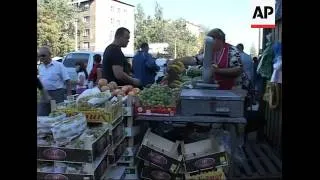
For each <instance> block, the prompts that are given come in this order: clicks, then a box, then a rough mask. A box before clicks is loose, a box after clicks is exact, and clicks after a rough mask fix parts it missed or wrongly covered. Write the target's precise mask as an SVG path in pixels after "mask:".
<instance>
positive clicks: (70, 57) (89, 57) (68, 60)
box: [63, 51, 102, 81]
mask: <svg viewBox="0 0 320 180" xmlns="http://www.w3.org/2000/svg"><path fill="white" fill-rule="evenodd" d="M95 54H100V55H102V54H101V53H98V52H93V51H75V52H70V53H68V54H67V55H66V57H65V58H64V60H63V65H64V66H65V67H66V69H67V72H68V74H69V76H70V78H71V80H72V81H76V80H77V79H78V76H77V72H76V68H75V66H76V62H77V61H82V62H83V63H84V64H85V65H86V69H87V72H88V74H89V73H90V72H91V70H92V67H93V56H94V55H95Z"/></svg>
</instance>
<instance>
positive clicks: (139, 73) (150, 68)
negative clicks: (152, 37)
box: [132, 43, 160, 87]
mask: <svg viewBox="0 0 320 180" xmlns="http://www.w3.org/2000/svg"><path fill="white" fill-rule="evenodd" d="M148 51H149V45H148V43H142V44H141V46H140V51H138V52H137V54H136V55H135V56H134V57H133V60H132V68H133V77H134V78H137V79H139V80H140V81H141V86H143V87H145V86H146V85H149V84H153V83H154V82H155V76H156V74H157V71H159V70H160V67H159V66H157V64H156V62H155V61H154V60H153V59H152V56H151V54H149V53H148Z"/></svg>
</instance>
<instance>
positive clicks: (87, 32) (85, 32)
mask: <svg viewBox="0 0 320 180" xmlns="http://www.w3.org/2000/svg"><path fill="white" fill-rule="evenodd" d="M89 35H90V29H85V30H84V32H83V36H84V37H88V36H89Z"/></svg>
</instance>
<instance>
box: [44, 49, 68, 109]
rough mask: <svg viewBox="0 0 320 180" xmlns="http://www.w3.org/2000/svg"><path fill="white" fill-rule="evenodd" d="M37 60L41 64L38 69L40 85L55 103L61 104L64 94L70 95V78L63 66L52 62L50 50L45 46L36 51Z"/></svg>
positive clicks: (64, 97)
mask: <svg viewBox="0 0 320 180" xmlns="http://www.w3.org/2000/svg"><path fill="white" fill-rule="evenodd" d="M38 58H39V60H40V62H41V64H40V65H39V68H38V70H39V79H40V81H41V83H42V84H43V86H44V88H45V89H46V90H48V93H49V95H50V97H51V98H52V99H53V100H56V103H60V102H63V101H64V100H65V99H66V93H67V94H68V95H71V83H70V77H69V75H68V73H67V71H66V69H65V67H64V65H63V64H62V63H61V62H58V61H52V59H51V51H50V48H49V47H46V46H44V47H41V48H40V49H39V50H38ZM65 85H66V88H67V92H66V90H65Z"/></svg>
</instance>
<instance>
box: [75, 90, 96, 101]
mask: <svg viewBox="0 0 320 180" xmlns="http://www.w3.org/2000/svg"><path fill="white" fill-rule="evenodd" d="M99 93H101V91H100V89H99V88H98V87H94V88H92V89H87V90H85V91H83V92H82V93H81V94H80V95H79V96H78V97H77V99H76V103H77V104H78V102H79V100H80V99H82V98H84V97H87V96H94V95H97V94H99Z"/></svg>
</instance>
